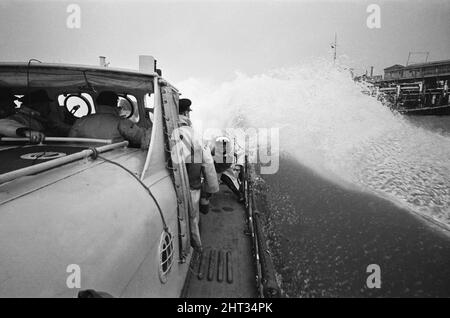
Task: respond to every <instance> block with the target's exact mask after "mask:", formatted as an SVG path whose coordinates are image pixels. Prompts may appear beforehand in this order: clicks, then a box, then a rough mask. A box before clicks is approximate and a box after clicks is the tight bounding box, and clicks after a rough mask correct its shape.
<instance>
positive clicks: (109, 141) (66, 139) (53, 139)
mask: <svg viewBox="0 0 450 318" xmlns="http://www.w3.org/2000/svg"><path fill="white" fill-rule="evenodd" d="M0 141H4V142H28V141H30V138H16V137H0ZM45 141H48V142H79V143H97V144H106V145H110V144H112V143H113V140H112V139H94V138H72V137H45Z"/></svg>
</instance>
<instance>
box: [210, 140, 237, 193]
mask: <svg viewBox="0 0 450 318" xmlns="http://www.w3.org/2000/svg"><path fill="white" fill-rule="evenodd" d="M211 153H212V155H213V157H214V166H215V168H216V172H217V178H218V180H220V181H222V182H223V183H225V184H226V185H227V187H228V188H229V189H230V190H231V191H232V192H233V193H234V194H235V195H236V196H237V197H238V201H239V202H243V201H244V195H243V189H242V186H243V183H242V178H243V175H242V173H243V171H242V164H240V163H238V160H237V159H238V158H237V154H236V153H235V150H233V149H232V146H231V142H230V139H229V138H227V137H218V138H217V139H216V140H215V142H214V144H213V146H212V147H211Z"/></svg>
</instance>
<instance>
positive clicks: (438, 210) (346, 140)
mask: <svg viewBox="0 0 450 318" xmlns="http://www.w3.org/2000/svg"><path fill="white" fill-rule="evenodd" d="M178 87H179V88H180V89H181V90H182V92H183V94H184V95H185V96H188V97H190V98H192V100H193V102H194V104H193V109H194V112H193V119H194V120H197V121H199V122H202V125H203V128H205V127H211V128H221V129H223V128H226V127H235V126H236V125H239V124H241V123H242V122H243V121H244V122H245V123H246V125H247V126H248V127H255V128H272V127H278V128H280V139H281V140H280V147H281V151H282V152H287V153H288V154H289V155H291V156H293V157H295V158H296V159H297V160H299V161H300V162H302V163H303V164H306V165H307V166H309V167H311V168H312V169H314V170H315V171H317V172H318V173H320V174H321V175H323V176H325V177H327V178H330V179H332V181H335V182H342V181H344V182H345V183H350V184H353V185H355V186H357V188H358V189H361V190H366V191H371V192H374V193H376V194H378V195H382V196H384V197H387V198H389V199H391V200H392V201H394V202H396V203H397V204H402V205H403V206H405V207H407V208H408V209H410V210H412V211H414V212H416V213H419V214H420V215H423V216H426V217H431V218H433V219H434V220H437V221H439V222H441V223H444V224H447V225H450V138H449V137H448V135H447V136H445V135H443V134H438V133H434V132H431V131H428V130H426V129H423V128H421V127H417V126H414V125H412V124H410V123H409V122H408V121H407V120H405V118H404V117H402V116H400V115H396V114H394V113H392V112H391V111H390V110H388V109H387V108H386V107H383V106H382V105H381V104H380V103H379V102H378V101H376V100H375V99H373V98H371V97H369V96H366V95H363V94H361V92H360V89H359V88H358V86H357V85H355V83H354V82H353V81H352V79H351V78H350V75H349V72H348V71H346V70H345V68H344V67H342V66H338V67H335V66H334V65H332V64H330V63H328V62H326V61H323V60H317V61H314V62H312V63H308V64H304V65H299V66H295V67H291V68H286V69H278V70H273V71H270V72H268V73H266V74H261V75H256V76H246V75H244V74H241V73H238V74H236V78H235V80H233V81H231V82H226V83H222V84H219V85H215V84H213V83H211V82H208V81H204V80H197V79H189V80H187V81H184V82H182V83H179V85H178Z"/></svg>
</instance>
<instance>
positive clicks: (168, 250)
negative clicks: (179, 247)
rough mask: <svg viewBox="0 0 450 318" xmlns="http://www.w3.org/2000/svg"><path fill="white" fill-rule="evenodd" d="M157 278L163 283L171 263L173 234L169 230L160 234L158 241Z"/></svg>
mask: <svg viewBox="0 0 450 318" xmlns="http://www.w3.org/2000/svg"><path fill="white" fill-rule="evenodd" d="M158 254H159V279H160V280H161V283H163V284H165V283H166V282H167V278H168V275H169V272H170V270H171V269H172V265H173V254H174V248H173V236H172V234H171V233H170V232H169V231H167V232H166V231H164V232H163V233H162V234H161V239H160V241H159V249H158Z"/></svg>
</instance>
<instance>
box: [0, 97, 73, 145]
mask: <svg viewBox="0 0 450 318" xmlns="http://www.w3.org/2000/svg"><path fill="white" fill-rule="evenodd" d="M20 101H21V103H22V104H21V106H20V108H19V109H18V110H17V111H16V112H15V113H14V114H12V115H10V116H8V117H6V118H3V119H0V135H1V136H6V137H27V138H30V141H31V142H33V143H39V142H42V141H43V140H44V138H45V136H46V135H63V136H64V135H66V133H67V131H68V129H67V128H68V127H67V126H65V124H64V123H62V122H60V121H59V120H58V119H56V118H54V117H53V116H51V108H50V102H52V101H53V100H52V99H51V98H50V97H49V96H48V94H47V92H46V91H45V90H43V89H39V90H36V91H33V92H31V93H29V94H27V95H25V96H23V97H22V98H21V99H20Z"/></svg>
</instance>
